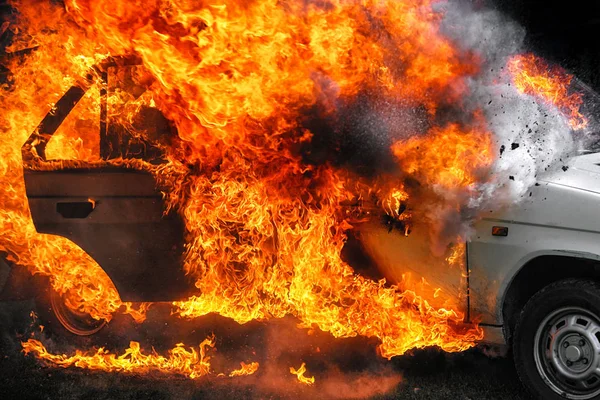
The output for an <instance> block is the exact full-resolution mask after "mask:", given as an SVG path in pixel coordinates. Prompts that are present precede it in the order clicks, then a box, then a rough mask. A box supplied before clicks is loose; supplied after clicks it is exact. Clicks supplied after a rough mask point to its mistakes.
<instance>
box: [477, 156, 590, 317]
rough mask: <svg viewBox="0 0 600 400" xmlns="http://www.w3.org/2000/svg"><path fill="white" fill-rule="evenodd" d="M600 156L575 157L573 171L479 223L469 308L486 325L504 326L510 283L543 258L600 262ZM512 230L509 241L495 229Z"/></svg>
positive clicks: (555, 177) (554, 175) (544, 181)
mask: <svg viewBox="0 0 600 400" xmlns="http://www.w3.org/2000/svg"><path fill="white" fill-rule="evenodd" d="M599 162H600V157H598V155H597V154H592V155H585V156H579V157H574V158H573V159H572V160H571V162H570V163H569V168H568V169H566V168H565V169H566V171H565V170H563V169H561V170H559V171H556V172H553V173H551V174H549V175H548V176H546V177H544V178H542V179H540V181H539V182H538V183H537V184H536V186H534V187H532V188H531V189H530V194H529V193H528V195H527V197H526V198H525V199H524V200H523V201H521V202H520V203H519V204H517V205H515V206H513V207H509V208H508V209H505V210H502V211H499V212H493V213H490V215H488V216H486V217H485V218H484V219H482V220H480V221H479V222H477V223H476V224H475V234H474V235H473V237H472V239H471V242H470V244H469V252H468V263H469V269H470V273H469V283H470V306H471V312H472V314H474V315H480V316H481V318H482V320H481V322H482V323H486V324H492V325H502V324H503V323H504V321H503V316H502V307H503V305H504V298H505V295H506V291H507V289H508V288H509V286H510V283H511V282H512V280H513V279H514V277H515V276H516V274H517V273H518V272H519V271H520V270H521V268H522V267H523V266H524V265H526V264H527V263H528V262H529V261H531V260H533V259H535V258H537V257H540V256H546V255H549V256H552V255H554V256H567V257H574V258H580V259H589V260H600V256H599V255H598V254H599V253H600V246H599V244H600V213H599V212H598V211H599V208H600V167H598V165H597V163H599ZM493 226H503V227H507V228H508V235H507V236H506V237H501V236H493V235H492V227H493Z"/></svg>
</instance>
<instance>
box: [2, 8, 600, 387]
mask: <svg viewBox="0 0 600 400" xmlns="http://www.w3.org/2000/svg"><path fill="white" fill-rule="evenodd" d="M186 3H188V2H186ZM284 3H285V4H283V3H281V2H277V1H272V2H270V1H269V2H266V1H265V2H251V3H249V4H239V3H238V2H235V1H233V2H227V4H226V5H223V4H220V5H210V6H207V5H204V4H195V3H193V2H189V3H188V4H185V6H183V5H182V4H174V3H173V4H171V2H156V3H155V4H152V5H149V6H148V7H142V6H140V4H136V5H135V6H134V5H131V4H129V3H127V2H124V3H115V4H112V3H110V2H107V3H106V4H102V5H101V6H97V2H91V1H77V2H75V1H66V2H64V4H63V3H61V4H54V2H51V3H50V4H47V5H45V6H44V5H41V4H35V5H33V6H31V5H30V4H29V3H28V2H23V4H20V3H19V4H18V7H19V8H20V9H21V11H20V13H21V15H20V16H19V18H20V19H21V21H20V22H19V25H18V26H19V28H18V29H16V30H15V35H16V36H15V37H16V38H17V39H16V40H15V42H16V44H14V46H16V47H19V46H21V47H22V48H23V49H30V50H31V51H29V50H28V51H27V53H28V54H29V53H31V54H30V58H27V57H25V56H23V57H16V56H15V57H14V59H13V60H12V61H11V62H10V70H11V71H14V75H15V78H14V86H15V88H11V90H7V91H6V93H7V95H6V97H3V98H2V99H0V100H1V101H2V108H3V111H4V112H3V115H2V117H1V120H2V121H1V122H2V124H3V127H4V126H6V131H7V132H10V134H8V135H6V138H4V140H3V141H2V146H0V150H1V151H2V153H1V154H0V155H2V157H0V158H1V159H2V160H3V161H5V162H4V163H3V164H1V165H0V167H1V168H2V170H1V171H0V172H3V174H0V176H2V177H3V179H4V181H3V182H4V185H5V186H6V187H7V189H6V190H5V191H4V192H3V195H4V196H3V197H2V198H1V199H0V200H2V209H1V210H0V226H1V227H2V228H3V232H4V236H3V241H2V243H0V244H1V246H2V247H1V248H0V250H2V251H4V252H6V253H8V255H7V257H6V259H7V260H8V261H10V264H11V265H12V264H14V265H20V266H23V267H24V268H23V269H25V268H26V269H28V270H29V272H31V273H32V274H33V275H35V276H43V277H44V281H43V282H42V284H43V285H45V286H44V287H43V289H42V290H41V291H37V292H36V293H35V295H36V297H37V301H38V311H39V312H40V317H41V318H42V320H43V326H44V327H45V332H48V331H53V330H54V331H55V333H56V332H58V331H61V330H62V332H61V333H66V332H69V333H71V334H75V335H80V336H89V335H93V334H95V333H98V332H99V331H100V330H102V329H103V328H104V327H105V325H106V324H107V321H110V319H111V318H112V316H113V315H114V314H115V313H116V312H118V311H120V312H123V313H125V314H129V315H131V316H132V317H133V318H134V319H135V320H136V321H137V322H140V321H143V320H144V318H145V311H146V310H147V309H148V307H149V304H150V303H153V302H169V303H170V306H171V307H172V317H173V318H189V319H192V318H198V317H201V316H204V315H207V314H219V315H220V316H222V317H225V318H229V319H231V320H233V321H235V322H237V323H239V324H244V323H247V322H249V321H257V320H258V321H266V320H269V319H275V318H283V317H285V316H289V315H291V316H292V317H294V318H296V319H297V320H299V321H300V323H301V326H303V327H310V328H314V329H320V330H321V331H322V332H327V333H328V334H331V336H332V337H336V338H341V337H343V338H348V337H355V336H363V337H369V338H375V339H376V340H377V341H378V343H379V345H378V351H379V354H380V355H381V356H383V357H386V358H392V357H394V356H397V355H402V354H405V353H406V352H407V351H409V350H411V349H415V348H425V347H432V346H437V347H438V348H440V349H442V350H444V351H452V352H457V351H463V350H466V349H469V348H471V347H473V346H474V345H475V344H477V343H480V342H483V341H485V342H490V343H493V344H509V345H512V346H513V348H514V353H515V361H516V366H517V369H518V371H519V374H520V376H521V378H522V379H523V381H524V383H525V385H527V386H528V387H529V388H530V390H531V391H532V392H533V393H535V394H537V395H538V396H540V397H542V398H556V399H560V398H582V399H588V398H593V397H596V396H597V395H598V394H600V375H599V373H598V371H600V367H599V366H600V359H599V358H598V355H597V354H598V353H600V333H599V332H600V319H599V318H600V309H599V308H598V307H599V304H600V303H599V300H600V297H599V294H598V291H599V288H598V286H597V283H595V282H596V281H595V279H596V278H597V272H598V271H597V264H598V260H600V256H598V255H597V251H596V250H595V248H594V242H595V240H596V228H595V227H594V223H595V222H594V221H595V218H594V212H593V210H594V204H595V202H596V201H597V200H598V199H597V196H598V195H597V193H598V190H600V187H598V185H597V171H596V169H597V163H598V162H600V159H597V158H596V156H595V155H586V156H582V157H579V158H574V159H573V160H572V161H571V163H570V164H568V165H565V166H564V168H563V169H562V170H558V171H556V172H552V173H548V174H542V171H543V170H544V166H543V165H541V163H540V165H538V164H537V163H536V162H535V161H536V157H537V156H539V155H540V154H541V153H543V152H550V153H552V154H551V156H549V157H547V158H548V159H549V162H552V161H557V160H558V159H559V158H560V157H561V156H563V155H564V154H567V152H568V151H569V146H570V145H571V144H572V143H573V139H572V138H571V136H569V135H570V131H571V130H579V131H582V130H584V129H585V126H586V124H587V119H586V118H585V117H584V116H583V115H582V114H581V112H580V106H581V105H582V102H583V100H582V99H581V97H580V96H579V95H578V94H571V93H569V90H568V86H569V84H570V82H571V77H570V75H568V74H563V73H562V72H560V73H559V72H557V71H556V70H551V69H550V68H549V67H548V66H547V65H546V64H544V63H540V62H539V61H540V60H539V59H538V58H537V57H535V56H533V55H531V54H529V55H520V54H516V53H520V52H521V50H522V49H520V48H518V49H517V48H513V47H510V48H504V47H502V50H501V51H500V52H499V54H494V55H493V56H490V57H487V56H489V54H488V53H489V52H488V51H487V50H488V49H489V48H490V45H489V44H488V43H487V42H486V43H479V42H478V43H474V42H472V41H471V40H469V41H467V42H466V43H462V41H460V40H457V39H456V38H462V37H463V36H464V37H468V38H473V37H475V36H479V35H473V32H471V31H468V32H466V33H465V32H463V31H462V29H463V28H465V27H470V26H475V25H477V24H469V23H464V21H463V20H462V19H461V23H450V24H448V26H446V27H444V26H442V23H443V21H442V18H441V15H440V14H439V12H438V11H435V10H434V8H432V4H430V2H423V4H421V3H422V2H415V4H412V2H397V1H390V2H383V3H381V4H379V3H378V2H375V3H373V2H367V3H368V4H367V3H365V4H359V3H355V2H335V3H331V4H329V3H328V2H326V3H323V4H321V3H320V2H317V3H315V4H313V2H308V3H306V2H302V1H299V2H289V4H288V2H284ZM417 3H419V4H417ZM459 14H461V18H462V13H459ZM48 15H52V16H53V17H52V18H48ZM450 17H451V15H450ZM67 22H68V23H67ZM45 24H49V25H50V26H48V27H46V26H45ZM499 25H501V24H499ZM446 30H448V32H446ZM19 32H24V33H25V34H22V35H21V36H19V35H18V33H19ZM500 36H502V35H500ZM508 37H510V38H512V37H513V36H512V35H509V36H508ZM486 40H487V36H486ZM498 40H499V41H500V42H502V43H504V42H505V41H504V38H500V39H498ZM63 42H64V43H66V45H65V46H63V47H60V46H59V47H58V48H56V44H57V43H63ZM507 42H510V43H513V40H512V39H511V40H510V41H507ZM11 46H12V45H11ZM482 49H484V50H486V51H481V50H482ZM115 54H133V55H135V57H133V56H132V57H126V58H119V57H115V56H113V55H115ZM57 55H60V57H58V56H57ZM21 58H23V59H21ZM486 58H489V60H487V59H486ZM59 59H60V60H63V61H57V60H59ZM507 62H508V63H507ZM98 63H100V64H98ZM140 64H141V66H142V68H139V69H138V68H137V66H138V65H140ZM505 66H506V67H507V68H506V70H505ZM498 70H501V72H498ZM494 71H495V72H494ZM523 74H524V75H526V76H525V77H524V78H523V77H522V78H523V79H520V83H522V82H525V84H523V85H521V84H517V83H519V79H517V77H518V76H519V75H523ZM532 78H533V79H532ZM11 79H12V78H11ZM11 82H12V81H11ZM511 85H513V86H511ZM13 89H14V90H13ZM282 89H283V90H282ZM123 100H125V101H123ZM82 104H84V107H81V105H82ZM77 107H80V109H79V110H82V113H83V117H82V118H80V119H71V120H70V119H69V118H70V117H73V115H74V114H76V111H77ZM23 108H27V113H24V112H23ZM48 108H50V111H48V112H47V113H46V110H48ZM40 110H41V111H40ZM506 110H509V111H508V112H507V111H506ZM523 110H525V111H523ZM361 111H362V112H363V113H362V114H361ZM44 113H45V115H44ZM548 114H550V117H549V120H551V121H552V124H554V125H553V126H554V130H553V131H552V132H551V135H550V134H549V136H551V139H552V140H548V142H550V141H552V142H553V143H554V142H561V141H562V142H565V143H566V144H565V145H564V146H556V147H560V148H557V149H553V148H551V147H552V146H551V145H549V144H540V145H539V146H535V147H534V146H532V148H531V151H532V152H533V154H531V155H530V156H529V158H528V159H527V161H531V163H530V164H533V165H532V167H531V168H530V169H529V170H528V171H526V172H527V173H524V174H523V176H522V177H520V179H518V180H519V181H520V182H519V183H521V184H522V185H521V186H520V189H519V188H517V189H519V190H525V189H527V188H526V187H525V186H526V185H525V183H526V182H529V181H530V179H529V180H528V178H534V177H535V178H537V180H538V182H537V185H536V186H533V187H532V188H531V189H530V190H528V193H527V194H529V196H526V198H525V200H524V201H522V202H521V203H520V204H518V205H513V207H512V208H511V207H509V208H506V207H501V205H498V206H497V208H495V207H494V206H493V205H494V204H495V202H494V196H496V195H505V196H506V197H507V198H509V199H510V200H515V199H514V197H518V196H519V195H523V193H519V190H517V189H515V191H514V192H511V191H510V190H511V189H510V188H508V189H506V188H507V187H508V185H506V184H505V182H504V181H503V180H502V179H500V178H498V176H500V175H502V174H505V173H506V172H507V171H515V170H517V172H521V171H518V169H519V168H521V167H520V163H516V162H512V163H511V162H506V163H504V164H503V165H501V164H502V163H496V161H497V150H498V148H499V149H500V154H502V151H504V145H505V144H506V143H507V141H508V140H512V139H514V138H515V137H516V136H517V135H521V136H522V137H525V138H527V139H528V140H530V142H532V143H535V139H536V136H535V135H538V133H537V132H534V133H532V129H529V126H528V125H526V122H523V121H524V120H525V117H527V119H535V118H537V117H540V118H539V119H540V121H541V119H542V118H545V117H543V116H544V115H545V116H547V115H548ZM356 115H358V118H356ZM503 115H506V117H503ZM352 117H355V118H354V119H353V118H352ZM522 117H523V118H522ZM40 119H41V121H42V122H41V123H39V121H40ZM357 120H360V121H357ZM536 122H537V121H536ZM65 125H68V126H67V127H68V129H64V131H63V132H62V133H61V131H60V130H61V129H62V128H65ZM340 125H343V126H342V127H341V128H339V129H337V128H338V127H339V126H340ZM521 125H523V126H521ZM36 126H37V127H36ZM332 126H334V127H335V129H334V128H331V127H332ZM373 126H375V128H376V129H375V131H376V132H368V129H369V128H370V127H371V128H372V127H373ZM344 129H346V130H344ZM352 129H354V130H352ZM544 129H545V128H544ZM544 129H542V128H540V130H541V131H543V130H544ZM513 131H520V132H519V133H518V134H513V133H514V132H513ZM365 132H367V134H365ZM546 132H548V131H546ZM546 132H542V133H540V134H539V135H538V136H542V138H543V137H544V136H545V134H546ZM344 138H349V139H348V140H347V141H348V142H352V143H351V145H350V146H346V144H347V143H346V142H344V140H345V139H344ZM361 138H362V139H363V141H362V142H361V141H360V139H361ZM365 138H366V139H365ZM23 143H24V144H23ZM363 143H374V147H376V148H377V151H375V152H373V153H372V154H370V157H366V156H365V153H368V151H367V150H368V149H367V148H366V146H362V144H363ZM508 143H510V142H508ZM21 146H22V147H21ZM348 148H351V150H352V151H354V154H352V155H353V156H356V157H354V158H353V157H346V156H347V154H344V151H346V150H348ZM19 150H20V151H19ZM382 154H384V156H382ZM357 155H358V156H357ZM384 158H385V160H383V159H384ZM348 160H351V161H348ZM513 161H514V160H513ZM367 164H372V165H367ZM506 164H510V165H506ZM369 167H370V168H369ZM521 169H523V168H521ZM538 174H539V175H538ZM506 175H509V174H506ZM510 176H511V178H512V179H513V180H514V176H513V175H512V174H511V175H510ZM505 189H506V190H505ZM515 193H516V194H515ZM411 202H412V203H413V204H418V207H415V209H414V210H413V209H411V208H410V207H409V206H410V204H411ZM369 203H371V204H369ZM500 203H501V202H500ZM505 203H506V204H507V203H509V202H505ZM513 203H514V201H513ZM430 204H433V206H432V207H429V205H430ZM565 205H568V206H569V208H568V209H569V210H571V209H573V208H576V209H577V210H578V214H576V215H573V213H571V212H566V211H565V209H566V206H565ZM573 206H575V207H573ZM428 207H429V208H428ZM413 211H414V212H415V216H416V218H415V223H414V224H413V223H412V220H411V218H412V212H413ZM476 213H478V214H477V215H476ZM482 213H483V214H484V218H480V217H481V214H482ZM476 216H477V217H478V218H476ZM446 217H448V218H446ZM567 217H568V218H567ZM440 220H443V221H444V224H445V225H444V224H442V223H440V222H439V221H440ZM465 221H467V222H471V221H477V222H476V225H475V230H474V233H473V234H469V235H466V234H461V233H462V232H459V231H460V229H461V228H463V226H462V225H461V224H463V223H464V222H465ZM443 233H444V234H448V235H446V236H453V237H454V238H455V239H454V243H453V245H452V246H437V245H433V243H432V241H433V240H434V237H436V238H438V239H439V237H442V236H444V235H443ZM449 234H451V235H449ZM466 237H469V238H470V239H471V240H470V241H469V242H468V243H466V244H465V243H464V239H465V238H466ZM444 239H447V238H446V237H444ZM438 244H439V243H438ZM434 248H435V250H436V251H432V249H434ZM359 265H362V266H366V268H364V270H363V269H362V268H359ZM567 265H568V266H569V267H570V268H565V266H567ZM369 268H371V269H374V270H375V271H366V270H367V269H369ZM9 269H10V267H9V263H4V262H2V263H1V264H0V285H2V286H8V287H9V289H10V287H11V286H14V285H13V281H12V278H13V276H14V275H15V274H12V273H7V272H6V271H8V270H9ZM14 269H16V268H14ZM363 272H364V273H363ZM367 272H368V273H373V275H372V276H369V275H368V273H367ZM411 272H414V275H416V276H418V277H423V279H422V280H421V281H420V283H419V282H417V283H415V282H410V281H409V279H410V277H408V275H410V273H411ZM7 277H8V278H7ZM383 277H385V278H387V281H386V280H385V279H379V278H383ZM5 282H7V283H5ZM428 282H429V284H428ZM431 283H433V284H434V285H433V286H432V285H431ZM65 331H66V332H65ZM484 333H485V334H484ZM21 344H22V347H23V350H24V352H26V353H34V354H35V355H36V356H37V357H39V358H40V359H43V360H46V361H49V362H51V363H54V364H59V365H61V366H69V365H75V366H78V365H92V364H93V365H94V367H97V368H99V369H104V370H107V371H136V370H141V371H145V372H147V371H148V370H149V369H158V370H160V371H163V372H167V373H177V374H185V375H187V376H189V377H199V376H203V375H206V374H209V373H212V372H214V371H212V372H211V366H210V362H209V359H208V357H205V355H206V353H205V351H207V348H209V347H212V346H214V338H207V339H206V340H205V341H204V342H202V344H201V345H200V347H199V348H192V349H191V350H189V351H188V350H187V349H185V348H184V347H183V344H178V345H177V347H175V348H174V349H173V350H171V353H170V356H169V357H163V356H160V355H158V354H156V353H152V354H150V355H145V354H142V351H143V350H142V347H141V346H140V344H139V343H137V342H131V344H130V348H129V349H127V350H126V352H125V353H124V355H123V356H119V357H116V356H114V355H113V354H110V353H109V352H104V350H102V351H98V352H95V353H94V352H92V353H91V354H92V355H89V353H87V352H83V351H81V350H80V349H78V350H77V353H76V354H75V355H74V356H71V357H70V356H67V355H65V354H62V355H60V354H52V353H51V352H49V351H47V350H46V348H45V347H44V344H43V343H42V342H41V341H38V340H37V339H35V338H31V339H29V340H28V341H26V342H22V343H21ZM140 355H142V356H140ZM86 357H87V358H86ZM94 357H95V358H94ZM81 359H87V360H88V361H89V360H90V359H91V360H92V363H91V364H90V363H86V362H84V363H79V362H78V360H81ZM98 360H100V361H99V362H98ZM182 360H183V361H184V362H180V361H182ZM246 361H247V360H246ZM297 365H300V363H298V364H297ZM301 365H302V367H300V368H298V369H296V368H292V370H290V372H291V373H292V374H294V375H296V376H297V377H298V379H299V380H300V377H301V376H302V375H303V374H304V372H306V368H305V364H304V363H302V364H301ZM245 366H246V367H244V364H242V371H241V372H240V371H238V372H235V371H233V372H231V373H232V374H233V375H229V376H238V375H240V374H252V373H254V372H255V371H256V370H257V369H258V363H254V362H253V363H251V364H245ZM311 379H312V378H311ZM313 380H314V379H313ZM305 383H306V382H305ZM311 383H312V381H311Z"/></svg>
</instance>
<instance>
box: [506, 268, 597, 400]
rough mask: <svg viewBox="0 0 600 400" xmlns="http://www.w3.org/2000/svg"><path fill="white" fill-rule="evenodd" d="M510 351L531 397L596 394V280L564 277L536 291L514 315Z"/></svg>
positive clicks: (550, 399)
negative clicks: (515, 320) (515, 319)
mask: <svg viewBox="0 0 600 400" xmlns="http://www.w3.org/2000/svg"><path fill="white" fill-rule="evenodd" d="M513 354H514V361H515V367H516V369H517V373H518V375H519V378H520V379H521V381H522V382H523V384H524V385H525V386H526V387H527V389H529V391H530V392H531V393H532V395H533V396H534V397H535V398H538V399H544V400H560V399H577V400H588V399H597V398H600V284H598V283H596V282H593V281H586V280H581V279H568V280H563V281H559V282H556V283H553V284H551V285H549V286H546V287H545V288H543V289H542V290H540V291H539V292H537V293H536V294H535V295H534V296H533V297H532V298H531V299H530V300H529V301H528V302H527V304H526V305H525V307H524V308H523V310H522V311H521V315H520V316H519V318H518V321H517V324H516V327H515V335H514V338H513Z"/></svg>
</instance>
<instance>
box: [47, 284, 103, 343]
mask: <svg viewBox="0 0 600 400" xmlns="http://www.w3.org/2000/svg"><path fill="white" fill-rule="evenodd" d="M51 292H52V293H51V294H50V303H51V305H52V311H53V312H54V315H55V316H56V318H57V319H58V321H59V322H60V323H61V325H62V326H63V327H64V328H65V329H66V330H68V331H69V332H71V333H73V334H75V335H79V336H89V335H93V334H94V333H97V332H98V331H99V330H100V329H102V328H104V325H106V320H104V319H100V320H98V319H94V318H92V317H91V316H90V315H89V314H87V313H83V312H79V311H73V310H72V309H70V308H69V307H68V306H67V305H66V303H65V301H64V299H63V297H62V296H61V295H60V294H58V293H56V292H55V291H54V290H51Z"/></svg>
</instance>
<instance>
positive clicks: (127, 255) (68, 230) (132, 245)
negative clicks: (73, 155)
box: [25, 168, 192, 301]
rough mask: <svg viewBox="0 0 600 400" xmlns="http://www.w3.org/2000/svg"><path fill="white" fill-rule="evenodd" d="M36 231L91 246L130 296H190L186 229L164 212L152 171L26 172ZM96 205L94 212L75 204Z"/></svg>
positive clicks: (89, 249)
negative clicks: (81, 210) (184, 267)
mask: <svg viewBox="0 0 600 400" xmlns="http://www.w3.org/2000/svg"><path fill="white" fill-rule="evenodd" d="M25 183H26V190H27V197H28V201H29V208H30V210H31V216H32V219H33V221H34V224H35V227H36V230H37V231H38V232H40V233H47V234H54V235H60V236H63V237H66V238H68V239H69V240H71V241H73V242H74V243H76V244H77V245H78V246H79V247H81V248H82V249H83V250H85V251H86V252H87V253H88V254H89V255H90V256H91V257H92V258H93V259H94V260H95V261H96V262H97V263H98V264H100V265H101V266H102V268H103V269H104V271H105V272H106V273H107V274H108V276H109V277H110V278H111V280H112V281H113V283H114V284H115V286H116V288H117V290H118V291H119V295H120V296H121V299H122V300H123V301H172V300H181V299H184V298H186V296H188V295H189V294H190V293H191V289H192V285H190V283H189V282H188V281H189V280H188V279H187V278H186V276H185V274H184V272H183V270H182V267H181V265H182V255H183V251H184V249H183V234H184V226H183V222H182V220H181V218H180V217H179V216H178V215H177V214H176V213H170V214H168V215H163V214H164V204H163V199H162V194H161V193H160V192H159V191H158V190H157V189H156V188H155V186H156V183H155V181H154V178H153V177H152V175H151V174H150V173H147V172H143V171H136V170H132V169H129V170H128V169H125V168H111V169H107V168H104V169H98V170H76V171H72V170H71V171H70V170H57V171H26V172H25ZM88 202H89V203H90V204H91V207H90V210H88V211H89V213H88V212H84V213H83V214H80V215H78V214H77V210H76V209H75V211H74V212H71V213H70V215H69V207H77V206H78V205H81V204H87V203H88Z"/></svg>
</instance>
